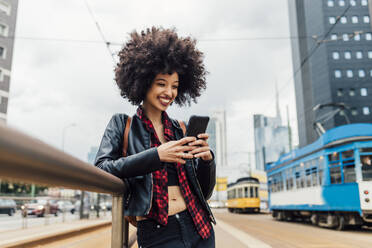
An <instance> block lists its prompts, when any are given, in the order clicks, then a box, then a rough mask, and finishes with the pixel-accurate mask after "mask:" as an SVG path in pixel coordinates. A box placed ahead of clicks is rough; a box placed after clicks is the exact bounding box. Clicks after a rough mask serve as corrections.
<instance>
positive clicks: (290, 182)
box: [285, 169, 293, 190]
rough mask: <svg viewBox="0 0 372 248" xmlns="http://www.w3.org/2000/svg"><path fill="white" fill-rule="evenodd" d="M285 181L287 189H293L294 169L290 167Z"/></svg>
mask: <svg viewBox="0 0 372 248" xmlns="http://www.w3.org/2000/svg"><path fill="white" fill-rule="evenodd" d="M285 183H286V188H287V190H291V189H292V188H293V171H292V169H288V170H287V171H286V179H285Z"/></svg>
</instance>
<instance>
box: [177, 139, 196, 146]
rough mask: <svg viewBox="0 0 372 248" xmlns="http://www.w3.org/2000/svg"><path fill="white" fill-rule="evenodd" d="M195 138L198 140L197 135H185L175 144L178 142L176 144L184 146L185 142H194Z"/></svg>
mask: <svg viewBox="0 0 372 248" xmlns="http://www.w3.org/2000/svg"><path fill="white" fill-rule="evenodd" d="M195 140H196V138H195V137H184V138H182V139H180V140H178V141H177V142H176V143H175V144H176V145H181V146H182V145H185V144H187V143H190V142H193V141H195Z"/></svg>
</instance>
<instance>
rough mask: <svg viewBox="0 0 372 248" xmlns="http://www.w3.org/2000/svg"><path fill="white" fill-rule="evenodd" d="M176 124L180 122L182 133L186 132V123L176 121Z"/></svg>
mask: <svg viewBox="0 0 372 248" xmlns="http://www.w3.org/2000/svg"><path fill="white" fill-rule="evenodd" d="M178 124H180V127H181V128H182V131H183V135H185V134H186V125H185V122H183V121H178Z"/></svg>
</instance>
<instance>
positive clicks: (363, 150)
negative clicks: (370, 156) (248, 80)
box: [360, 147, 372, 153]
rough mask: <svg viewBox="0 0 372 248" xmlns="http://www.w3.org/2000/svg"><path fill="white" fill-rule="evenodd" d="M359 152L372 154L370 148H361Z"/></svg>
mask: <svg viewBox="0 0 372 248" xmlns="http://www.w3.org/2000/svg"><path fill="white" fill-rule="evenodd" d="M360 152H371V153H372V147H366V148H362V149H360Z"/></svg>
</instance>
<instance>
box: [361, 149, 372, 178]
mask: <svg viewBox="0 0 372 248" xmlns="http://www.w3.org/2000/svg"><path fill="white" fill-rule="evenodd" d="M364 149H365V148H364ZM360 162H361V163H362V177H363V181H372V156H371V155H370V156H360Z"/></svg>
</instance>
